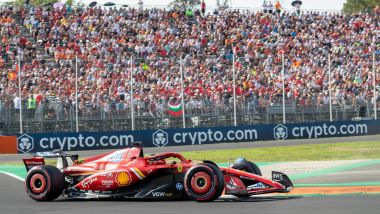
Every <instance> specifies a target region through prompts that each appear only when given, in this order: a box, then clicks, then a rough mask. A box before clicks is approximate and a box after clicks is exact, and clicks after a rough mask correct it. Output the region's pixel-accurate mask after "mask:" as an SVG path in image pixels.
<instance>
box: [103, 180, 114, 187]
mask: <svg viewBox="0 0 380 214" xmlns="http://www.w3.org/2000/svg"><path fill="white" fill-rule="evenodd" d="M102 185H103V186H112V185H113V181H112V180H102Z"/></svg>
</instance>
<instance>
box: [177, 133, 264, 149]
mask: <svg viewBox="0 0 380 214" xmlns="http://www.w3.org/2000/svg"><path fill="white" fill-rule="evenodd" d="M172 139H173V141H174V142H175V143H177V144H178V143H183V144H187V143H189V142H190V143H191V145H195V144H203V143H210V142H214V143H215V142H226V141H247V140H249V141H255V140H257V139H258V133H257V130H256V129H239V130H228V131H227V130H221V131H219V130H213V129H207V131H206V130H204V131H191V132H176V133H174V134H173V135H172Z"/></svg>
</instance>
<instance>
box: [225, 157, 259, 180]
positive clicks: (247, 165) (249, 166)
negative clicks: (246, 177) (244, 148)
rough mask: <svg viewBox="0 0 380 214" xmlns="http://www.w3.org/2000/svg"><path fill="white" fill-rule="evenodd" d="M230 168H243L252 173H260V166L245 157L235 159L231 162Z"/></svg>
mask: <svg viewBox="0 0 380 214" xmlns="http://www.w3.org/2000/svg"><path fill="white" fill-rule="evenodd" d="M231 168H233V169H238V170H243V171H246V172H249V173H252V174H256V175H260V176H262V175H263V174H262V173H261V170H260V168H259V167H258V166H257V165H256V164H255V163H253V162H251V161H247V160H246V159H245V158H238V159H236V160H235V162H234V163H233V164H232V166H231Z"/></svg>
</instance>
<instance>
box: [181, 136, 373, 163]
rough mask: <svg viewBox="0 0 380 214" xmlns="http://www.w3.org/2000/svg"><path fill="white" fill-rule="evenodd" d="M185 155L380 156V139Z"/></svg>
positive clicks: (260, 158) (266, 158)
mask: <svg viewBox="0 0 380 214" xmlns="http://www.w3.org/2000/svg"><path fill="white" fill-rule="evenodd" d="M280 143H281V142H280ZM280 143H279V144H280ZM181 154H183V155H184V156H185V157H186V158H189V159H192V160H204V159H206V160H211V161H214V162H216V163H227V162H232V161H234V160H235V159H236V158H239V157H245V158H246V159H248V160H251V161H254V162H288V161H322V160H357V159H379V158H380V141H371V142H349V143H331V144H307V145H296V146H278V147H264V148H243V149H229V150H208V151H197V152H182V153H181Z"/></svg>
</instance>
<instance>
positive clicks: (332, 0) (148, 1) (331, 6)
mask: <svg viewBox="0 0 380 214" xmlns="http://www.w3.org/2000/svg"><path fill="white" fill-rule="evenodd" d="M92 1H94V0H81V2H83V3H85V4H88V3H90V2H92ZM138 1H139V0H113V1H112V0H98V1H97V2H98V3H99V4H102V3H105V2H114V3H116V4H128V5H135V6H137V3H138ZM171 1H172V0H143V2H144V5H149V6H154V5H156V6H164V5H168V4H169V3H170V2H171ZM221 1H223V0H221ZM274 1H275V0H272V2H273V3H274ZM292 1H293V0H280V2H281V4H282V6H283V7H284V8H286V9H291V8H292V6H291V2H292ZM205 2H206V6H207V7H208V8H209V9H210V10H212V8H215V7H216V0H205ZM345 2H346V0H303V5H302V9H307V10H341V9H342V8H343V4H344V3H345ZM262 3H263V0H229V4H230V6H231V5H232V7H238V8H256V9H259V8H261V5H262Z"/></svg>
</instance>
